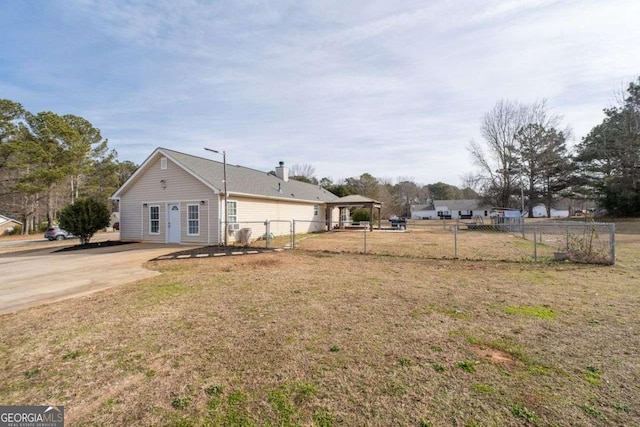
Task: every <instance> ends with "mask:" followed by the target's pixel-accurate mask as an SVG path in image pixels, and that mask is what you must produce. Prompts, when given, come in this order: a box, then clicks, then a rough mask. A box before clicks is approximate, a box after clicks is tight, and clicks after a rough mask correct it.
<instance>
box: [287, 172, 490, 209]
mask: <svg viewBox="0 0 640 427" xmlns="http://www.w3.org/2000/svg"><path fill="white" fill-rule="evenodd" d="M289 173H290V175H289V176H290V178H291V179H296V180H298V181H303V182H308V183H310V184H316V185H320V186H321V187H323V188H325V189H326V190H327V191H329V192H331V193H333V194H335V195H336V196H338V197H344V196H349V195H352V194H360V195H362V196H365V197H369V198H372V199H374V200H378V201H380V202H382V212H381V215H382V217H383V218H389V217H390V216H393V215H397V216H406V217H410V216H411V206H412V205H425V204H429V203H432V202H433V201H434V200H454V199H456V200H458V199H476V198H479V197H480V196H479V195H478V193H476V192H475V191H474V190H473V189H472V188H469V187H466V188H463V189H461V188H459V187H456V186H455V185H450V184H446V183H444V182H437V183H435V184H426V185H423V184H419V183H416V182H414V181H413V179H411V178H408V177H398V178H397V179H396V180H395V183H394V180H392V179H390V178H376V177H374V176H373V175H371V174H370V173H363V174H362V175H360V176H353V177H349V178H343V179H340V180H338V181H336V182H334V181H333V180H332V179H331V178H327V177H325V178H322V179H318V178H317V177H316V172H315V168H314V167H313V166H312V165H310V164H294V165H292V166H291V168H290V170H289Z"/></svg>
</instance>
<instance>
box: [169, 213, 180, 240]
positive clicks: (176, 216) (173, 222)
mask: <svg viewBox="0 0 640 427" xmlns="http://www.w3.org/2000/svg"><path fill="white" fill-rule="evenodd" d="M167 242H168V243H180V204H178V203H169V204H168V205H167Z"/></svg>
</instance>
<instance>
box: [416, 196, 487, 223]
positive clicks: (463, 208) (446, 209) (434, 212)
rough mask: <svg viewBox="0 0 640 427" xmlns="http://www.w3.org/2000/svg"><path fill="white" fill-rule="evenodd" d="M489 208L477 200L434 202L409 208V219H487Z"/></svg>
mask: <svg viewBox="0 0 640 427" xmlns="http://www.w3.org/2000/svg"><path fill="white" fill-rule="evenodd" d="M490 215H491V207H490V206H487V205H483V204H482V202H481V201H480V200H478V199H463V200H434V201H433V203H431V204H428V205H416V206H412V207H411V219H472V218H489V217H490Z"/></svg>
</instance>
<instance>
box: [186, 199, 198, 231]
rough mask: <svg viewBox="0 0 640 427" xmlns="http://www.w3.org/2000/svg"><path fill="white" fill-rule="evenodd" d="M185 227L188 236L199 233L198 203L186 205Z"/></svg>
mask: <svg viewBox="0 0 640 427" xmlns="http://www.w3.org/2000/svg"><path fill="white" fill-rule="evenodd" d="M187 229H188V234H189V235H190V236H197V235H198V234H199V233H200V205H187Z"/></svg>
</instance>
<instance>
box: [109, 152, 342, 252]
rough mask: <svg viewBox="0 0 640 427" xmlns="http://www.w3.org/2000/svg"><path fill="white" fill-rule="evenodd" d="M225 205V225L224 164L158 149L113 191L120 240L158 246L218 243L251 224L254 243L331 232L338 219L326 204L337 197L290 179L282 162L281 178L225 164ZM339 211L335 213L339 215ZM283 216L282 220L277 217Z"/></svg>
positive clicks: (235, 236)
mask: <svg viewBox="0 0 640 427" xmlns="http://www.w3.org/2000/svg"><path fill="white" fill-rule="evenodd" d="M226 169H227V191H228V195H227V199H228V201H227V209H228V220H229V223H228V224H226V226H225V224H224V220H225V212H224V210H225V206H224V168H223V163H220V162H217V161H213V160H209V159H206V158H202V157H197V156H192V155H189V154H184V153H180V152H177V151H173V150H168V149H166V148H157V149H156V150H155V151H154V152H153V153H152V154H151V155H150V156H149V157H148V158H147V159H146V160H145V161H144V162H143V163H142V165H140V167H139V168H138V169H137V170H136V172H135V173H134V174H133V175H132V176H131V177H130V178H129V179H128V180H127V181H126V182H125V183H124V184H123V185H122V187H120V188H119V189H118V190H117V191H116V192H115V193H114V194H113V196H112V198H113V199H117V200H119V205H120V238H121V239H122V240H135V241H143V242H157V243H188V244H208V245H214V244H220V243H223V242H224V233H225V232H226V233H228V235H227V238H228V240H229V241H230V242H233V241H235V240H238V239H239V237H240V236H239V231H240V229H243V228H249V229H251V234H252V240H253V239H256V238H259V237H263V236H264V234H265V226H264V222H265V221H266V220H269V221H273V223H272V227H271V229H270V232H271V233H272V234H274V235H278V234H289V233H290V225H289V224H290V223H289V221H292V220H296V221H300V222H299V223H296V232H297V233H305V232H313V231H321V230H326V229H327V223H328V222H327V221H330V222H334V221H337V220H338V219H339V218H338V215H339V210H338V211H337V212H336V213H335V214H334V210H333V209H332V208H327V205H326V203H327V202H332V201H337V200H338V197H336V196H335V195H334V194H332V193H330V192H328V191H327V190H325V189H323V188H321V187H319V186H317V185H313V184H307V183H304V182H300V181H295V180H289V176H288V175H289V173H288V168H287V167H286V166H285V165H284V163H282V162H280V165H279V166H278V167H276V168H275V172H276V173H275V175H273V174H269V173H266V172H262V171H258V170H255V169H250V168H246V167H242V166H237V165H230V164H227V167H226ZM334 215H335V218H334V217H333V216H334ZM277 221H281V222H277Z"/></svg>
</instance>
